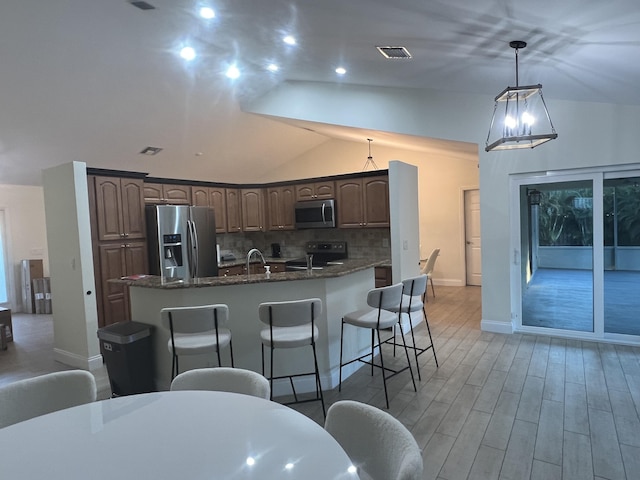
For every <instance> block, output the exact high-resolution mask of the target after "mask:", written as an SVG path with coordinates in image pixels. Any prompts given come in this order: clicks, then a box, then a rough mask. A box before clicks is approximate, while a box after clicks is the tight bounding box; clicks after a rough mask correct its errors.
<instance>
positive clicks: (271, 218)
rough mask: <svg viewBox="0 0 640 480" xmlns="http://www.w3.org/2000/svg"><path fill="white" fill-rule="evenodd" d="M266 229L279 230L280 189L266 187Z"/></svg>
mask: <svg viewBox="0 0 640 480" xmlns="http://www.w3.org/2000/svg"><path fill="white" fill-rule="evenodd" d="M267 229H269V230H280V189H279V188H277V187H274V188H268V189H267Z"/></svg>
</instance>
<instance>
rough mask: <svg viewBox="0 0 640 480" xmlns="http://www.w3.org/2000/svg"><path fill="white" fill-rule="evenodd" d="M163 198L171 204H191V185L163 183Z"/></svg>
mask: <svg viewBox="0 0 640 480" xmlns="http://www.w3.org/2000/svg"><path fill="white" fill-rule="evenodd" d="M162 198H164V200H165V201H166V202H168V203H169V204H171V205H191V187H190V186H189V185H163V186H162Z"/></svg>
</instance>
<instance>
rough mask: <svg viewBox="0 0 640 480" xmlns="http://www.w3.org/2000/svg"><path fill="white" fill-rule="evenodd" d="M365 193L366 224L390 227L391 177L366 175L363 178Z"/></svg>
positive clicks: (366, 225) (368, 225) (367, 225)
mask: <svg viewBox="0 0 640 480" xmlns="http://www.w3.org/2000/svg"><path fill="white" fill-rule="evenodd" d="M362 191H363V194H364V226H365V227H388V226H389V225H390V221H389V179H388V177H386V176H385V177H365V178H363V179H362Z"/></svg>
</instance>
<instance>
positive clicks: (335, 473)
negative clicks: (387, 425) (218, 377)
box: [0, 391, 358, 480]
mask: <svg viewBox="0 0 640 480" xmlns="http://www.w3.org/2000/svg"><path fill="white" fill-rule="evenodd" d="M43 401H46V399H43ZM0 478H3V479H5V478H6V479H16V480H17V479H48V480H55V479H65V480H69V479H89V478H91V479H98V480H100V479H105V480H106V479H109V480H113V479H114V478H117V479H136V480H142V479H172V480H192V479H208V480H210V479H258V478H259V479H263V480H268V479H279V480H283V479H305V480H312V479H318V480H329V479H345V480H356V479H358V476H357V473H356V472H355V469H354V468H353V466H352V464H351V461H350V460H349V457H348V456H347V454H346V453H345V452H344V450H343V449H342V448H341V447H340V445H339V444H338V443H337V442H336V441H335V440H334V439H333V437H331V435H329V433H327V432H326V431H325V430H324V429H323V428H322V427H321V426H320V425H318V424H317V423H315V422H314V421H312V420H311V419H309V418H308V417H306V416H304V415H302V414H301V413H298V412H297V411H295V410H293V409H291V408H288V407H286V406H283V405H280V404H278V403H275V402H270V401H268V400H263V399H261V398H257V397H252V396H249V395H241V394H235V393H227V392H211V391H176V392H154V393H147V394H141V395H131V396H125V397H118V398H112V399H108V400H103V401H98V402H93V403H89V404H86V405H81V406H77V407H73V408H69V409H66V410H60V411H58V412H54V413H50V414H48V415H43V416H41V417H36V418H33V419H30V420H27V421H24V422H20V423H17V424H15V425H12V426H9V427H5V428H3V429H0Z"/></svg>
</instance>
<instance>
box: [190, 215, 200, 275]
mask: <svg viewBox="0 0 640 480" xmlns="http://www.w3.org/2000/svg"><path fill="white" fill-rule="evenodd" d="M187 228H188V230H189V266H190V267H191V268H190V270H191V278H196V277H197V276H198V260H199V259H198V232H197V230H196V223H195V222H194V221H193V220H189V221H188V222H187Z"/></svg>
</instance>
